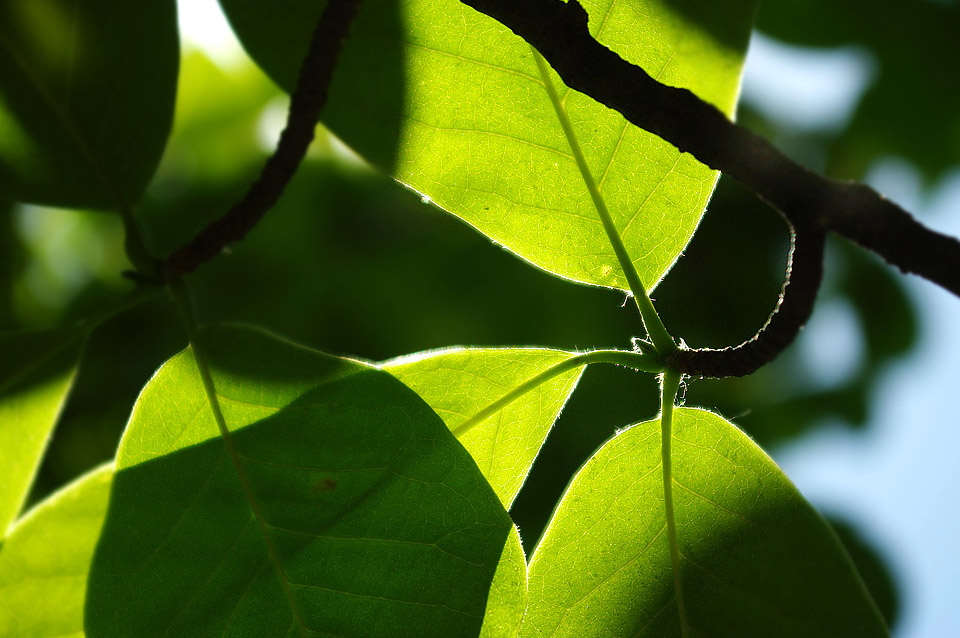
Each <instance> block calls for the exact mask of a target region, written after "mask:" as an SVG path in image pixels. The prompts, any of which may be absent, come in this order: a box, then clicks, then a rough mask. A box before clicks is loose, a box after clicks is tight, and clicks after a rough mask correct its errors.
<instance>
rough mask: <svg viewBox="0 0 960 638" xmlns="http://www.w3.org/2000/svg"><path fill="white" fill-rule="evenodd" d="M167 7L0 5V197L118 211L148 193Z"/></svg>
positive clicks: (162, 104) (173, 46)
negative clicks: (0, 192) (146, 190)
mask: <svg viewBox="0 0 960 638" xmlns="http://www.w3.org/2000/svg"><path fill="white" fill-rule="evenodd" d="M176 20H177V18H176V4H175V2H174V0H138V1H137V2H128V1H126V0H95V1H84V0H29V2H4V3H2V4H0V191H2V192H3V193H4V195H5V196H7V197H12V198H14V199H19V200H22V201H29V202H34V203H39V204H49V205H52V206H66V207H96V208H111V209H118V208H119V209H125V208H129V207H130V206H131V205H132V204H133V203H135V202H136V201H137V200H138V199H139V198H140V195H141V194H142V192H143V190H144V188H145V187H146V185H147V182H148V181H149V179H150V177H151V175H152V174H153V171H154V169H155V168H156V165H157V162H158V161H159V159H160V153H161V152H162V150H163V145H164V142H165V141H166V138H167V134H168V132H169V129H170V123H171V120H172V116H173V103H174V97H175V95H176V76H177V65H178V58H179V53H178V46H177V22H176Z"/></svg>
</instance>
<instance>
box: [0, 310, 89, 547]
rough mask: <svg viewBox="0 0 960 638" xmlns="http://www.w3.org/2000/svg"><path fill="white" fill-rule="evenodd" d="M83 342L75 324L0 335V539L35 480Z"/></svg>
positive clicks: (18, 510)
mask: <svg viewBox="0 0 960 638" xmlns="http://www.w3.org/2000/svg"><path fill="white" fill-rule="evenodd" d="M83 342H84V334H83V333H82V332H81V331H80V330H77V329H73V328H70V329H66V330H54V331H44V332H12V333H2V334H0V352H2V353H3V356H2V357H0V461H2V462H0V467H2V468H3V477H2V479H0V539H2V538H3V536H4V534H5V532H6V531H7V527H8V526H9V525H10V523H11V522H13V520H14V519H15V518H16V516H17V514H18V513H19V512H20V508H22V507H23V503H24V501H25V500H26V498H27V494H28V493H29V491H30V486H31V485H32V484H33V477H34V476H35V475H36V473H37V468H39V467H40V461H41V460H42V459H43V453H44V450H46V448H47V442H48V441H49V440H50V434H51V432H53V428H54V426H55V425H56V424H57V418H58V417H59V416H60V410H61V409H62V408H63V405H64V403H65V401H66V398H67V394H68V393H69V392H70V387H71V385H72V384H73V378H74V376H75V375H76V371H77V364H78V362H79V360H80V352H81V350H82V349H83Z"/></svg>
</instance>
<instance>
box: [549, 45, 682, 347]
mask: <svg viewBox="0 0 960 638" xmlns="http://www.w3.org/2000/svg"><path fill="white" fill-rule="evenodd" d="M530 50H531V51H533V59H534V60H536V61H537V69H538V70H539V71H540V77H541V79H542V80H543V86H544V88H546V90H547V94H548V95H549V96H550V103H551V104H553V110H554V111H555V112H556V114H557V119H558V120H560V127H561V128H562V129H563V134H564V135H565V136H566V138H567V144H569V146H570V151H571V153H572V154H573V158H574V159H575V160H576V162H577V168H578V169H580V175H581V176H582V177H583V182H584V184H585V185H586V187H587V191H589V192H590V198H591V199H592V200H593V205H594V207H596V209H597V214H598V215H599V216H600V222H601V223H602V224H603V230H604V231H605V232H606V233H607V239H609V240H610V245H611V246H612V247H613V252H614V254H616V256H617V261H618V262H620V269H621V270H623V274H624V276H625V277H626V278H627V284H628V285H629V286H630V292H631V293H633V300H634V301H635V302H636V304H637V308H638V309H639V310H640V317H641V318H642V319H643V325H644V326H645V327H646V329H647V334H649V335H650V339H651V340H652V341H653V344H654V345H655V346H656V348H657V352H659V353H660V354H662V355H664V356H666V355H669V354H672V353H674V352H676V351H677V350H678V347H677V344H676V342H675V341H674V340H673V337H671V336H670V333H669V332H667V329H666V327H665V326H664V325H663V321H661V320H660V315H658V314H657V310H656V308H654V307H653V302H652V301H650V296H649V295H647V290H646V288H644V287H643V282H642V281H640V275H638V274H637V269H636V268H634V266H633V261H632V260H631V259H630V255H629V253H627V247H626V246H624V245H623V239H621V238H620V232H619V231H618V230H617V227H616V226H615V225H614V223H613V218H612V217H611V216H610V211H609V210H608V209H607V203H606V201H604V199H603V195H602V194H601V193H600V188H599V187H598V186H597V182H596V180H595V179H593V174H592V173H591V172H590V167H589V166H587V160H586V158H585V157H584V156H583V150H582V149H581V148H580V141H579V140H578V139H577V135H576V133H575V132H574V130H573V124H571V123H570V118H569V117H567V111H566V109H565V108H564V107H563V102H562V101H561V100H560V96H559V95H557V89H556V87H554V86H553V82H551V81H550V73H549V67H548V66H547V61H546V60H544V59H543V56H542V55H540V53H539V52H538V51H537V50H536V49H534V48H533V47H532V46H531V47H530Z"/></svg>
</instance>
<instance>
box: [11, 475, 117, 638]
mask: <svg viewBox="0 0 960 638" xmlns="http://www.w3.org/2000/svg"><path fill="white" fill-rule="evenodd" d="M112 474H113V471H112V468H111V466H110V465H104V466H101V467H99V468H97V469H95V470H93V471H92V472H90V473H89V474H86V475H84V476H82V477H80V478H79V479H77V480H76V481H74V482H73V483H71V484H70V485H68V486H67V487H65V488H63V489H62V490H60V491H59V492H57V493H56V494H53V495H52V496H50V497H48V498H47V499H46V500H45V501H43V502H42V503H40V504H39V505H37V506H36V507H35V508H34V509H32V510H31V511H30V512H29V513H27V514H26V515H25V516H24V517H23V518H22V519H20V520H19V521H17V524H16V525H15V526H14V527H13V529H12V530H11V532H10V535H9V536H8V537H7V538H6V540H5V541H4V542H3V549H2V550H0V636H6V637H8V638H27V637H29V638H42V637H47V638H54V637H58V638H60V637H64V636H75V637H79V636H83V600H84V594H85V593H86V589H87V572H88V570H89V569H90V561H91V560H92V559H93V550H94V548H95V547H96V544H97V538H98V537H99V535H100V528H101V527H102V525H103V517H104V515H105V514H106V512H107V496H108V495H109V493H110V478H111V476H112Z"/></svg>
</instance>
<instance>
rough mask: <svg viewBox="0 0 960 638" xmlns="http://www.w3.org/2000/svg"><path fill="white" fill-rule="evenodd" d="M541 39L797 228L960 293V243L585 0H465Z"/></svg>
mask: <svg viewBox="0 0 960 638" xmlns="http://www.w3.org/2000/svg"><path fill="white" fill-rule="evenodd" d="M461 1H462V2H463V3H464V4H466V5H468V6H470V7H473V8H474V9H476V10H478V11H480V12H481V13H484V14H486V15H488V16H490V17H492V18H494V19H495V20H497V21H499V22H501V23H502V24H504V25H505V26H507V27H508V28H510V29H511V30H512V31H513V32H514V33H516V34H517V35H519V36H520V37H521V38H523V39H524V40H526V41H527V42H528V43H530V44H532V45H533V46H534V47H535V48H536V49H537V50H538V51H539V52H540V53H541V54H542V55H543V57H544V58H546V60H547V61H548V62H549V63H550V64H551V66H553V68H554V69H555V70H556V71H557V73H558V74H559V75H560V77H561V78H562V79H563V81H564V82H565V83H566V84H567V86H569V87H570V88H572V89H575V90H577V91H580V92H582V93H585V94H587V95H589V96H590V97H592V98H593V99H595V100H597V101H598V102H600V103H601V104H604V105H606V106H608V107H610V108H612V109H615V110H617V111H619V112H620V113H621V114H623V116H624V117H625V118H626V119H627V120H628V121H630V122H632V123H633V124H635V125H637V126H639V127H640V128H642V129H645V130H647V131H650V132H651V133H654V134H655V135H658V136H659V137H661V138H663V139H664V140H666V141H668V142H670V143H671V144H673V145H674V146H676V147H677V148H678V149H679V150H680V151H682V152H687V153H691V154H692V155H693V156H694V157H696V158H697V159H698V160H699V161H701V162H703V163H704V164H707V165H708V166H710V167H711V168H714V169H718V170H721V171H723V172H724V173H727V174H728V175H730V176H731V177H733V178H735V179H737V180H738V181H739V182H741V183H743V184H745V185H746V186H748V187H749V188H751V189H752V190H753V191H754V192H755V193H756V194H757V195H759V196H760V197H762V198H764V199H765V200H767V201H768V202H769V203H770V204H772V205H773V206H774V207H775V208H777V209H778V210H780V212H781V213H782V214H783V215H784V216H785V217H786V218H787V220H789V221H790V222H791V223H792V224H793V225H794V226H795V227H798V228H799V227H804V228H814V227H818V228H821V229H824V230H831V231H834V232H836V233H837V234H839V235H842V236H844V237H847V238H848V239H851V240H853V241H855V242H857V243H858V244H860V245H861V246H863V247H865V248H868V249H870V250H872V251H874V252H875V253H877V254H878V255H880V256H881V257H883V258H884V259H885V260H886V261H887V262H889V263H890V264H892V265H894V266H897V267H898V268H900V270H902V271H904V272H910V273H914V274H917V275H920V276H921V277H925V278H927V279H929V280H930V281H932V282H934V283H937V284H939V285H940V286H943V287H944V288H946V289H947V290H949V291H950V292H952V293H954V294H956V295H960V242H958V241H957V240H956V239H954V238H952V237H949V236H947V235H943V234H940V233H938V232H935V231H933V230H931V229H929V228H927V227H925V226H923V225H922V224H920V223H919V222H917V221H916V220H915V219H914V218H913V217H911V216H910V214H909V213H907V212H906V211H905V210H903V209H902V208H900V207H899V206H897V205H896V204H894V203H893V202H891V201H889V200H887V199H886V198H884V197H883V196H882V195H880V194H878V193H877V192H876V191H874V190H872V189H871V188H869V187H867V186H864V185H862V184H855V183H846V182H839V181H836V180H832V179H827V178H825V177H821V176H819V175H816V174H814V173H812V172H810V171H808V170H806V169H805V168H803V167H801V166H799V165H798V164H796V163H794V162H793V161H791V160H790V159H788V158H787V157H786V156H785V155H783V154H782V153H781V152H780V151H778V150H777V149H776V148H774V146H773V145H772V144H770V142H768V141H767V140H765V139H764V138H762V137H760V136H759V135H756V134H755V133H753V132H751V131H749V130H747V129H745V128H743V127H740V126H737V125H736V124H733V123H732V122H730V120H728V119H727V117H726V116H725V115H724V114H723V113H722V112H720V111H719V110H718V109H716V108H715V107H713V106H712V105H710V104H708V103H706V102H704V101H702V100H700V99H699V98H698V97H697V96H695V95H694V94H693V93H691V92H690V91H688V90H686V89H678V88H674V87H670V86H666V85H664V84H660V83H659V82H657V81H656V80H654V79H653V78H652V77H650V76H649V75H648V74H647V73H646V72H645V71H644V70H643V69H641V68H640V67H638V66H634V65H632V64H630V63H628V62H626V61H625V60H623V59H622V58H621V57H620V56H619V55H617V54H616V53H614V52H613V51H611V50H610V49H608V48H607V47H605V46H603V45H602V44H600V43H599V42H597V41H596V40H595V39H594V38H593V37H592V36H591V35H590V32H589V31H588V29H587V13H586V11H585V10H584V9H583V7H581V6H580V4H579V3H578V2H577V0H569V2H563V1H561V0H524V1H522V2H520V1H518V0H461Z"/></svg>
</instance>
